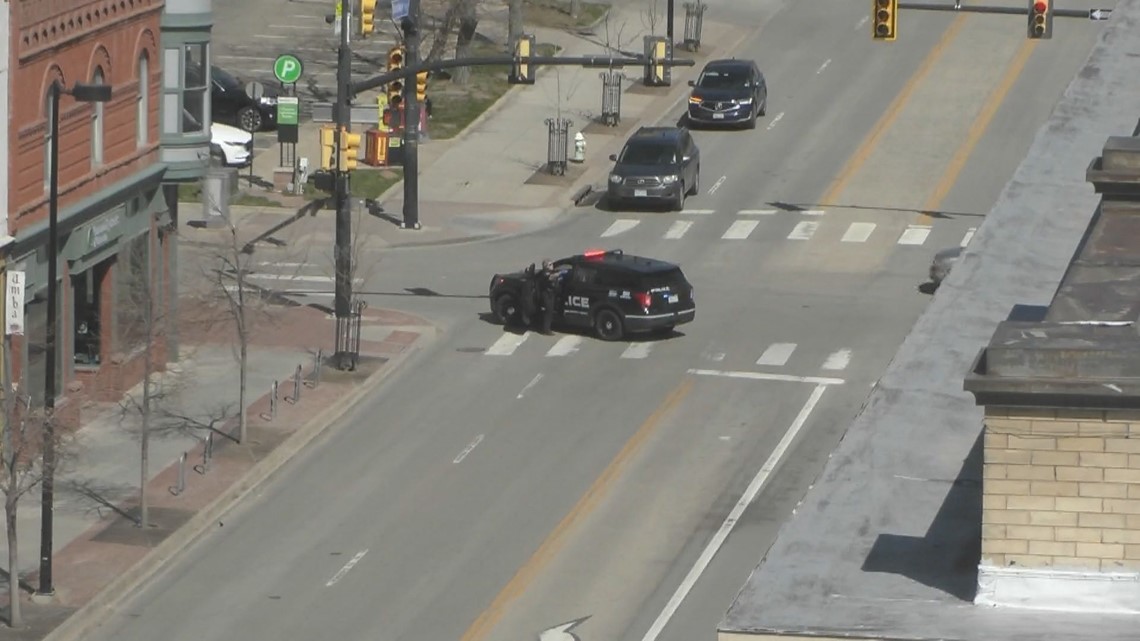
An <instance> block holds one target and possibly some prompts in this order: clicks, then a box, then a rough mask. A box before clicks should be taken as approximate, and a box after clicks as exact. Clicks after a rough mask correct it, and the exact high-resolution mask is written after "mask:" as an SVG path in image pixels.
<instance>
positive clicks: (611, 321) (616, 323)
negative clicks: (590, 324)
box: [594, 309, 625, 341]
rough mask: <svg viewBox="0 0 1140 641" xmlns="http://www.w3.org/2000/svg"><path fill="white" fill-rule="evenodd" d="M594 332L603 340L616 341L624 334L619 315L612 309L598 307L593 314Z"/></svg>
mask: <svg viewBox="0 0 1140 641" xmlns="http://www.w3.org/2000/svg"><path fill="white" fill-rule="evenodd" d="M594 333H596V334H597V335H598V338H600V339H602V340H604V341H618V340H621V339H622V337H623V336H624V335H625V330H624V329H623V328H622V324H621V316H618V314H617V312H615V311H614V310H612V309H599V310H598V313H597V314H595V315H594Z"/></svg>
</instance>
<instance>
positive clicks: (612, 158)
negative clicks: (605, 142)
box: [610, 154, 617, 162]
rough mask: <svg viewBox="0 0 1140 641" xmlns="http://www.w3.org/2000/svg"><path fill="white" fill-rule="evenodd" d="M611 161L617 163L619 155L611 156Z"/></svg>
mask: <svg viewBox="0 0 1140 641" xmlns="http://www.w3.org/2000/svg"><path fill="white" fill-rule="evenodd" d="M610 160H612V161H614V162H617V154H610Z"/></svg>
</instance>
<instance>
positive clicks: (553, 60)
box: [351, 56, 696, 96]
mask: <svg viewBox="0 0 1140 641" xmlns="http://www.w3.org/2000/svg"><path fill="white" fill-rule="evenodd" d="M526 60H527V64H530V65H535V66H537V67H554V66H563V67H597V68H603V69H610V68H618V67H640V66H644V65H647V64H649V63H650V59H649V58H646V57H644V56H638V57H636V58H614V57H611V56H578V57H557V56H533V57H529V58H527V59H526ZM514 63H515V58H514V57H513V56H482V57H475V58H461V59H458V60H456V59H450V60H435V61H432V62H423V63H420V64H418V65H415V66H408V67H404V68H403V69H401V70H399V71H396V72H391V73H385V74H381V75H379V76H373V77H371V78H369V79H367V80H362V81H360V82H354V83H352V87H351V93H352V95H353V96H355V95H357V94H359V93H363V92H365V91H369V90H371V89H375V88H377V87H381V86H383V85H386V84H388V83H389V82H392V81H393V80H405V81H406V80H407V79H408V78H411V77H412V76H415V75H416V74H419V73H422V72H424V71H441V70H443V69H454V68H456V67H496V66H498V67H510V66H511V65H513V64H514ZM653 64H656V65H664V66H667V67H692V66H695V65H696V62H695V61H693V60H682V59H680V58H674V59H673V60H656V61H653Z"/></svg>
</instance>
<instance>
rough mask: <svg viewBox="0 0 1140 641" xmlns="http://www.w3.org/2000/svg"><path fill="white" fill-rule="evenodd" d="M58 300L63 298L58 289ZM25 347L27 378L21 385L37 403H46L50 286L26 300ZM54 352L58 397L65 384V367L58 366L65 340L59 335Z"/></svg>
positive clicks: (57, 308) (24, 374)
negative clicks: (45, 377) (45, 385)
mask: <svg viewBox="0 0 1140 641" xmlns="http://www.w3.org/2000/svg"><path fill="white" fill-rule="evenodd" d="M57 300H60V299H59V298H58V292H57ZM59 309H60V306H59V305H56V311H57V312H58V311H59ZM57 316H58V314H57ZM56 327H57V329H58V328H59V327H60V325H58V324H57V325H56ZM24 346H25V348H24V354H25V356H26V359H27V360H25V361H24V363H25V365H24V371H23V379H24V380H23V381H21V382H20V386H21V388H22V389H23V390H24V391H25V393H27V394H28V396H30V397H31V398H32V399H33V400H32V402H33V404H34V405H40V406H42V405H43V403H44V375H45V373H46V372H47V288H44V289H41V290H40V291H38V292H36V294H35V296H34V297H32V296H29V298H28V299H27V300H26V301H25V303H24ZM55 354H56V363H57V366H56V368H55V393H56V397H58V396H59V395H60V390H61V388H62V385H63V368H62V367H60V366H59V364H60V363H62V354H63V343H62V342H61V341H60V340H59V337H58V334H57V337H56V344H55Z"/></svg>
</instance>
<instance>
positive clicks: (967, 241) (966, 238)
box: [962, 227, 978, 247]
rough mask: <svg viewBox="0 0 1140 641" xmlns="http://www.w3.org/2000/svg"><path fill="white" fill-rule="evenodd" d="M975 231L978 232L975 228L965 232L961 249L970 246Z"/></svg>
mask: <svg viewBox="0 0 1140 641" xmlns="http://www.w3.org/2000/svg"><path fill="white" fill-rule="evenodd" d="M976 231H978V228H977V227H971V228H969V229H967V230H966V235H965V236H963V237H962V247H965V246H966V245H969V244H970V241H971V240H973V239H974V232H976Z"/></svg>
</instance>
